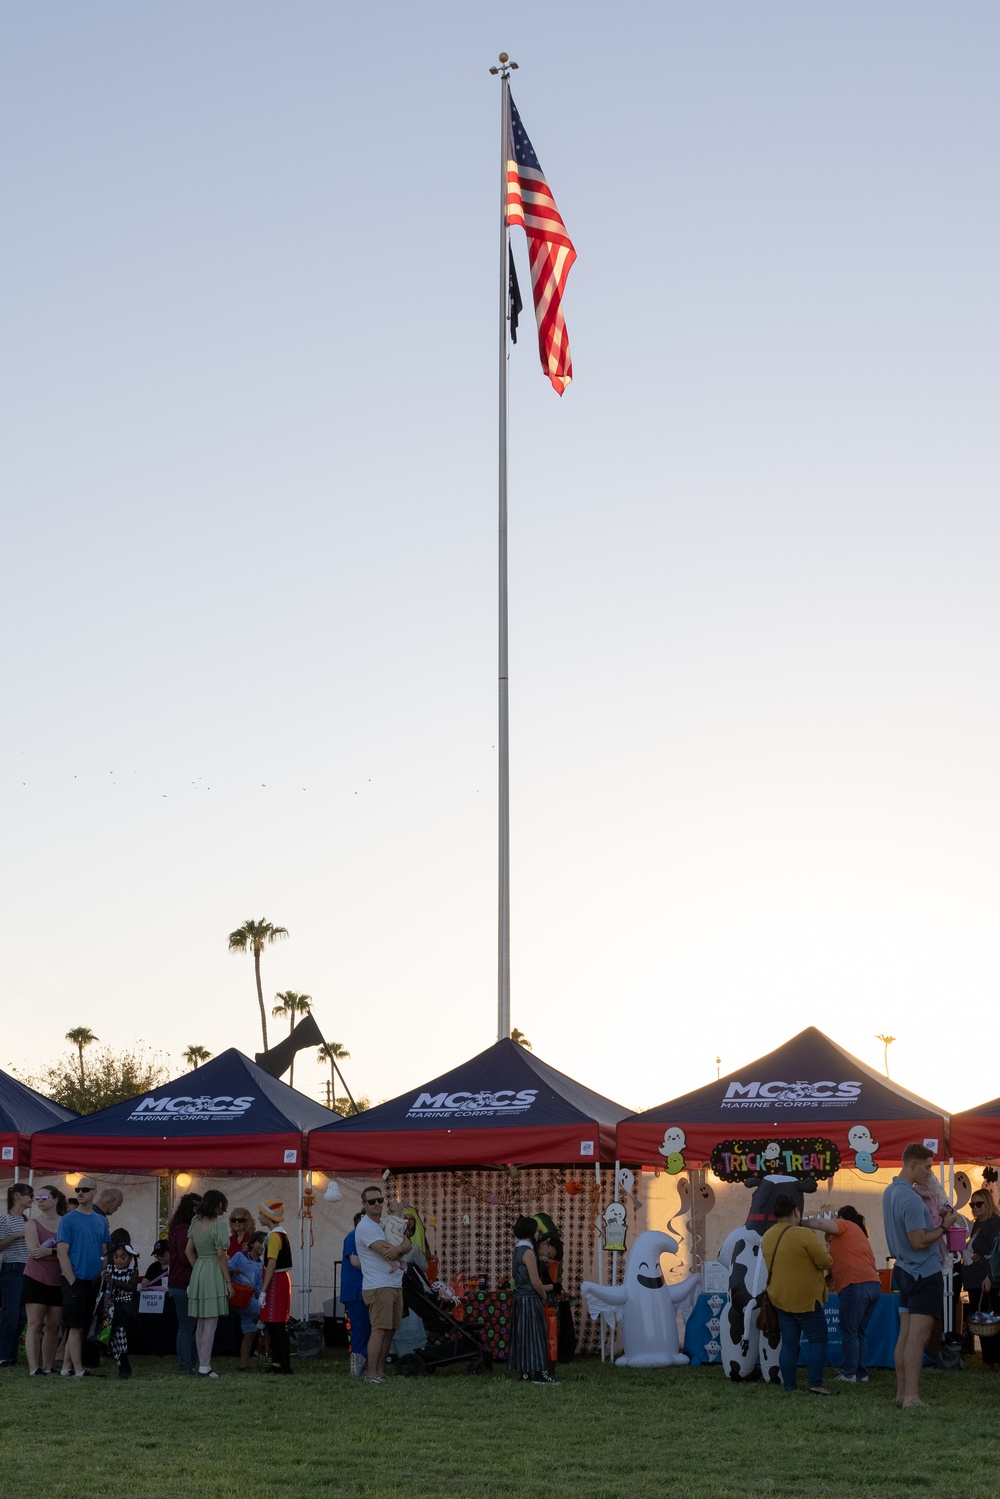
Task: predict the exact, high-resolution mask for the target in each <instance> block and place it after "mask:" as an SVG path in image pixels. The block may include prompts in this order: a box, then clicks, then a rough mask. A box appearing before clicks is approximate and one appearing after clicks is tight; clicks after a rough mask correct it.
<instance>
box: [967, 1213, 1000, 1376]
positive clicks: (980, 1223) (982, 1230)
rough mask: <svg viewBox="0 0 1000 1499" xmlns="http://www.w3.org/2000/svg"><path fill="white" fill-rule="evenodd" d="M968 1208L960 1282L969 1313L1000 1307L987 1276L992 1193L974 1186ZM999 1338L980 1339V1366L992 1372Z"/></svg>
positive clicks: (994, 1219)
mask: <svg viewBox="0 0 1000 1499" xmlns="http://www.w3.org/2000/svg"><path fill="white" fill-rule="evenodd" d="M969 1206H970V1208H971V1209H972V1228H971V1230H970V1232H969V1249H970V1251H971V1255H972V1259H971V1263H970V1264H968V1265H963V1266H962V1284H963V1285H964V1287H965V1290H966V1294H967V1295H968V1298H969V1316H970V1317H972V1316H973V1315H974V1314H975V1313H976V1312H996V1311H998V1310H1000V1294H998V1291H997V1287H995V1286H994V1284H993V1280H992V1277H991V1276H990V1250H991V1249H992V1248H993V1245H994V1244H995V1243H996V1241H997V1239H998V1238H1000V1209H998V1208H997V1205H996V1203H995V1202H994V1201H993V1194H992V1193H991V1192H990V1191H989V1190H988V1189H987V1188H986V1187H977V1188H976V1190H975V1191H974V1192H973V1194H972V1196H971V1197H970V1199H969ZM975 1330H976V1324H975V1323H974V1322H968V1323H967V1324H966V1331H967V1332H975ZM996 1343H1000V1338H995V1337H989V1338H980V1340H979V1346H980V1348H981V1349H982V1351H983V1368H984V1369H989V1370H990V1372H991V1373H995V1372H996V1371H997V1369H998V1368H1000V1348H996V1347H994V1344H996Z"/></svg>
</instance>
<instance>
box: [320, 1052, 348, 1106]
mask: <svg viewBox="0 0 1000 1499" xmlns="http://www.w3.org/2000/svg"><path fill="white" fill-rule="evenodd" d="M317 1051H318V1055H317V1057H316V1060H317V1062H318V1063H319V1065H320V1066H321V1067H323V1066H324V1065H325V1064H326V1063H327V1062H329V1064H330V1097H331V1099H335V1098H336V1097H337V1069H336V1067H335V1066H334V1063H335V1062H348V1061H350V1058H351V1053H350V1052H349V1051H348V1050H347V1048H346V1047H345V1046H341V1044H340V1042H339V1041H324V1042H323V1045H322V1046H320V1047H318V1048H317ZM344 1087H345V1088H346V1087H347V1084H346V1083H345V1084H344ZM353 1101H354V1100H353V1099H352V1100H351V1102H352V1103H353ZM331 1107H332V1105H331Z"/></svg>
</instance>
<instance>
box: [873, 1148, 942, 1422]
mask: <svg viewBox="0 0 1000 1499" xmlns="http://www.w3.org/2000/svg"><path fill="white" fill-rule="evenodd" d="M933 1162H934V1152H933V1151H932V1150H928V1149H927V1146H926V1145H916V1144H914V1145H907V1147H906V1149H905V1150H904V1151H903V1169H902V1171H901V1172H900V1173H899V1175H898V1176H897V1177H895V1178H894V1179H893V1180H892V1181H891V1182H890V1183H889V1185H888V1186H887V1187H886V1189H885V1191H884V1193H883V1194H882V1221H883V1223H884V1224H885V1239H886V1243H887V1244H888V1246H889V1253H890V1254H891V1255H893V1256H894V1258H895V1261H896V1264H895V1267H894V1268H893V1272H892V1277H893V1284H894V1286H895V1287H896V1290H897V1291H898V1292H899V1338H898V1340H897V1342H896V1356H895V1363H896V1404H897V1405H923V1403H924V1402H923V1401H922V1400H921V1398H920V1370H921V1368H922V1367H923V1362H924V1344H925V1343H926V1342H927V1339H928V1338H929V1337H930V1335H931V1329H932V1327H933V1326H934V1319H935V1317H940V1316H941V1314H942V1311H943V1308H944V1275H943V1274H942V1270H941V1248H940V1246H941V1240H942V1239H943V1238H944V1236H945V1233H946V1232H947V1230H948V1228H949V1227H950V1226H951V1224H952V1223H954V1222H956V1220H957V1218H958V1214H957V1213H956V1212H955V1210H954V1208H948V1210H947V1211H946V1212H945V1213H944V1215H943V1217H942V1224H941V1226H940V1227H938V1226H937V1225H936V1224H935V1223H934V1221H933V1219H932V1218H931V1215H930V1212H929V1210H928V1208H927V1205H926V1203H925V1202H924V1199H923V1198H922V1197H920V1196H919V1195H918V1194H917V1193H916V1192H915V1191H914V1190H913V1189H914V1186H915V1185H916V1184H918V1183H920V1182H925V1181H926V1180H927V1178H928V1177H929V1176H930V1174H931V1168H932V1165H933Z"/></svg>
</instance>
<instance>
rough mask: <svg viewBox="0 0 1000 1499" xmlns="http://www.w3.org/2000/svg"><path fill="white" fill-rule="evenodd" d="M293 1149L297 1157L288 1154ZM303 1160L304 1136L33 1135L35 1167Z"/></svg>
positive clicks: (235, 1166) (224, 1166)
mask: <svg viewBox="0 0 1000 1499" xmlns="http://www.w3.org/2000/svg"><path fill="white" fill-rule="evenodd" d="M293 1152H294V1158H292V1159H289V1157H290V1156H292V1153H293ZM302 1164H303V1149H302V1136H301V1135H300V1134H297V1133H296V1134H286V1135H171V1136H164V1135H143V1136H138V1137H133V1136H128V1135H117V1136H116V1135H103V1136H102V1135H94V1136H87V1135H72V1134H50V1133H49V1132H48V1131H47V1130H46V1131H44V1132H43V1133H42V1134H38V1135H33V1136H32V1139H31V1165H32V1168H33V1169H34V1170H36V1171H39V1170H43V1171H60V1170H71V1171H111V1170H115V1171H127V1170H133V1171H157V1170H159V1171H164V1170H166V1171H170V1170H174V1169H176V1170H189V1169H191V1168H192V1167H195V1168H196V1169H198V1170H200V1171H208V1172H210V1171H235V1170H245V1171H282V1170H285V1171H288V1170H292V1171H295V1170H299V1169H301V1167H302Z"/></svg>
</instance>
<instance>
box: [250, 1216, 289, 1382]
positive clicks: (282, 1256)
mask: <svg viewBox="0 0 1000 1499" xmlns="http://www.w3.org/2000/svg"><path fill="white" fill-rule="evenodd" d="M257 1220H258V1222H259V1223H260V1226H261V1228H262V1229H263V1230H264V1232H265V1233H266V1234H267V1242H266V1243H265V1245H264V1254H263V1260H264V1275H263V1280H262V1283H261V1301H262V1305H261V1311H260V1320H261V1321H262V1322H263V1323H265V1324H266V1325H267V1330H268V1332H269V1333H270V1334H271V1362H270V1363H269V1364H265V1366H264V1372H265V1374H291V1373H292V1372H293V1370H292V1358H291V1347H290V1345H289V1342H288V1318H289V1314H290V1313H291V1310H292V1278H291V1276H290V1275H289V1273H288V1272H289V1270H290V1269H291V1268H292V1249H291V1245H290V1244H289V1242H288V1235H287V1234H286V1233H285V1231H284V1229H283V1228H282V1227H281V1224H282V1223H284V1221H285V1205H284V1203H283V1202H279V1201H278V1200H277V1199H276V1198H272V1199H271V1200H270V1201H268V1202H261V1203H258V1205H257Z"/></svg>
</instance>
